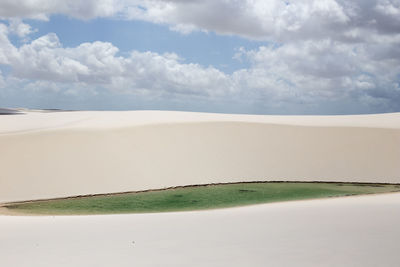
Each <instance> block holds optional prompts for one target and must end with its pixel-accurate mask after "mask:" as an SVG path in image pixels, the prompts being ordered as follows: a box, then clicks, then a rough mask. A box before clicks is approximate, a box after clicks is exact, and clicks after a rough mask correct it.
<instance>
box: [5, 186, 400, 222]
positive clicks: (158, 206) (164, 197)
mask: <svg viewBox="0 0 400 267" xmlns="http://www.w3.org/2000/svg"><path fill="white" fill-rule="evenodd" d="M399 191H400V185H398V184H372V183H371V184H370V183H341V182H338V183H334V182H326V183H324V182H247V183H245V182H243V183H228V184H210V185H194V186H182V187H173V188H166V189H158V190H146V191H140V192H126V193H113V194H98V195H89V196H77V197H68V198H59V199H47V200H35V201H25V202H15V203H8V204H6V205H4V206H5V207H6V208H8V209H10V210H12V211H15V212H20V213H25V214H38V215H88V214H118V213H152V212H171V211H190V210H204V209H216V208H228V207H235V206H245V205H252V204H261V203H272V202H282V201H290V200H304V199H316V198H328V197H341V196H352V195H364V194H377V193H388V192H399Z"/></svg>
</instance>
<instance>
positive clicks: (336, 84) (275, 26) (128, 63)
mask: <svg viewBox="0 0 400 267" xmlns="http://www.w3.org/2000/svg"><path fill="white" fill-rule="evenodd" d="M0 106H2V107H29V108H61V109H85V110H86V109H96V110H126V109H168V110H191V111H208V112H225V113H255V114H354V113H375V112H394V111H400V1H399V0H293V1H292V0H268V1H266V0H147V1H143V0H86V1H78V0H1V1H0Z"/></svg>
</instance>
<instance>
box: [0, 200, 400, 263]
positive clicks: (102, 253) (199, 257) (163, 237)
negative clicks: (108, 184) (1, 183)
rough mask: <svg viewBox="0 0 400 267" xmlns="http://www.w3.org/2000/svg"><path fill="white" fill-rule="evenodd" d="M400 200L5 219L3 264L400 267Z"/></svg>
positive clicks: (1, 223) (0, 225)
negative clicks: (399, 249)
mask: <svg viewBox="0 0 400 267" xmlns="http://www.w3.org/2000/svg"><path fill="white" fill-rule="evenodd" d="M399 207H400V194H399V193H394V194H383V195H374V196H360V197H344V198H335V199H324V200H309V201H295V202H284V203H275V204H262V205H256V206H250V207H239V208H231V209H222V210H209V211H197V212H180V213H160V214H131V215H100V216H56V217H48V216H44V217H43V216H39V217H33V216H31V217H16V216H0V229H1V236H0V240H1V242H0V265H1V266H14V267H20V266H44V267H50V266H174V267H175V266H212V267H214V266H260V267H261V266H360V267H361V266H362V267H368V266H386V267H391V266H393V267H395V266H399V259H398V248H399V245H398V244H399V239H400V228H399V227H398V226H399V224H400V213H399Z"/></svg>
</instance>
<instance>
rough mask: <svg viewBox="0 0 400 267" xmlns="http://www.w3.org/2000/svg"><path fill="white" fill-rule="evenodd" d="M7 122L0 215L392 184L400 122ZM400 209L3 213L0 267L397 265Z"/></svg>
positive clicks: (108, 116) (136, 118) (124, 117)
mask: <svg viewBox="0 0 400 267" xmlns="http://www.w3.org/2000/svg"><path fill="white" fill-rule="evenodd" d="M6 111H7V112H6ZM18 112H23V113H24V114H23V115H21V114H18V115H12V114H14V113H18ZM4 113H7V114H10V115H1V116H0V151H1V153H0V164H1V165H0V169H1V172H0V203H2V202H8V201H17V200H32V199H41V198H51V197H64V196H74V195H80V194H94V193H110V192H121V191H135V190H143V189H153V188H163V187H169V186H180V185H190V184H207V183H219V182H236V181H256V180H259V181H261V180H263V181H278V180H279V181H343V182H375V183H400V113H393V114H381V115H357V116H256V115H228V114H208V113H190V112H163V111H130V112H100V111H99V112H83V111H74V112H50V111H46V112H43V111H40V110H37V111H34V110H17V111H15V112H14V111H13V110H12V109H7V110H4ZM399 208H400V193H390V194H382V195H371V196H358V197H344V198H331V199H318V200H308V201H294V202H283V203H274V204H262V205H254V206H246V207H238V208H229V209H219V210H207V211H193V212H175V213H156V214H129V215H94V216H9V215H15V214H12V213H10V212H9V211H8V212H7V211H6V210H5V208H0V229H1V232H0V266H16V267H19V266H44V267H47V266H49V267H50V266H363V267H365V266H398V265H399V260H398V247H399V246H398V242H399V240H400V228H399V227H398V225H399V224H400V213H399V212H398V211H399Z"/></svg>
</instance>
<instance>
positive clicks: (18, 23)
mask: <svg viewBox="0 0 400 267" xmlns="http://www.w3.org/2000/svg"><path fill="white" fill-rule="evenodd" d="M9 31H10V33H13V34H16V35H17V36H18V37H20V38H23V37H25V36H27V35H29V34H31V33H33V32H35V31H36V30H33V29H32V27H31V26H30V25H29V24H26V23H23V22H22V20H21V19H19V18H12V19H10V25H9Z"/></svg>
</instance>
